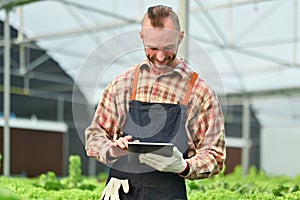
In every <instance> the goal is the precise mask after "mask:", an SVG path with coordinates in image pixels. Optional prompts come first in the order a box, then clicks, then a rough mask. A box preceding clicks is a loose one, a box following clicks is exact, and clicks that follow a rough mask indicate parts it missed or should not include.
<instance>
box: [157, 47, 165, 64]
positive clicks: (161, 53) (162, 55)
mask: <svg viewBox="0 0 300 200" xmlns="http://www.w3.org/2000/svg"><path fill="white" fill-rule="evenodd" d="M156 58H157V60H158V61H159V62H162V61H164V60H165V53H164V51H162V50H158V51H157V53H156Z"/></svg>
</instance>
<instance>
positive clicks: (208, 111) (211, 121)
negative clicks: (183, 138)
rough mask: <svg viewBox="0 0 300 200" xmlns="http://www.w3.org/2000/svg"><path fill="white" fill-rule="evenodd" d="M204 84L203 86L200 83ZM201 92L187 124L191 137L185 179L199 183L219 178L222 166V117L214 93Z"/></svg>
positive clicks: (223, 158)
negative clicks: (198, 181) (195, 180)
mask: <svg viewBox="0 0 300 200" xmlns="http://www.w3.org/2000/svg"><path fill="white" fill-rule="evenodd" d="M202 84H203V83H202ZM198 88H202V89H201V91H200V92H198V93H197V94H198V96H197V97H194V101H193V103H192V106H191V110H190V113H189V117H188V118H189V120H188V127H189V128H188V129H189V133H190V135H191V140H192V141H189V142H190V149H189V155H190V156H189V158H188V159H187V162H188V163H189V165H190V173H189V174H188V175H187V176H186V177H185V178H187V179H201V178H207V177H210V176H213V175H216V174H218V173H219V172H220V171H221V170H222V168H223V166H224V162H225V158H226V148H225V130H224V117H223V113H222V110H221V106H220V103H219V100H218V97H217V95H216V94H215V92H214V91H213V90H212V89H211V88H210V87H209V86H205V87H200V86H199V85H198Z"/></svg>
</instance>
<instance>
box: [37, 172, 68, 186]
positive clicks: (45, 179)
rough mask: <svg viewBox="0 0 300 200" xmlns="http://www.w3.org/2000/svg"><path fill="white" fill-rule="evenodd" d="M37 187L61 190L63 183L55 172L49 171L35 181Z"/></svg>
mask: <svg viewBox="0 0 300 200" xmlns="http://www.w3.org/2000/svg"><path fill="white" fill-rule="evenodd" d="M34 185H35V186H37V187H43V188H45V189H46V190H60V189H62V188H63V185H62V184H61V183H60V182H59V180H58V179H57V178H56V175H55V173H54V172H51V171H50V172H48V173H47V175H45V174H41V175H40V177H39V179H38V181H37V183H34Z"/></svg>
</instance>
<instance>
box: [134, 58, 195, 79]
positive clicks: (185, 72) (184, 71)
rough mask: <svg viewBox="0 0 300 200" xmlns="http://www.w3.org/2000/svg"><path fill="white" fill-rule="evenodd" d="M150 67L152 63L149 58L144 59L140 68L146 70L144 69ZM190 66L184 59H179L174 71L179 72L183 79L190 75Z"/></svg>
mask: <svg viewBox="0 0 300 200" xmlns="http://www.w3.org/2000/svg"><path fill="white" fill-rule="evenodd" d="M149 68H150V63H149V61H148V60H144V61H143V62H142V63H141V64H140V70H144V69H147V70H148V69H149ZM189 71H190V70H189V68H188V66H187V64H186V62H185V61H184V60H183V59H180V60H179V63H178V65H177V66H176V67H175V68H174V73H177V74H179V75H180V76H181V77H182V78H183V79H186V78H188V77H189Z"/></svg>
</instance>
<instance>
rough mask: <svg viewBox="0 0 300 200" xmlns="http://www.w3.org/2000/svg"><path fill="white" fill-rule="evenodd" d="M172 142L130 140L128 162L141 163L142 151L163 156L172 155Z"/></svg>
mask: <svg viewBox="0 0 300 200" xmlns="http://www.w3.org/2000/svg"><path fill="white" fill-rule="evenodd" d="M173 147H174V145H173V144H172V143H159V142H155V143H153V142H129V143H128V163H129V164H139V163H140V162H139V158H138V156H139V154H140V153H155V154H159V155H162V156H166V157H170V156H172V155H173Z"/></svg>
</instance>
